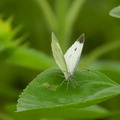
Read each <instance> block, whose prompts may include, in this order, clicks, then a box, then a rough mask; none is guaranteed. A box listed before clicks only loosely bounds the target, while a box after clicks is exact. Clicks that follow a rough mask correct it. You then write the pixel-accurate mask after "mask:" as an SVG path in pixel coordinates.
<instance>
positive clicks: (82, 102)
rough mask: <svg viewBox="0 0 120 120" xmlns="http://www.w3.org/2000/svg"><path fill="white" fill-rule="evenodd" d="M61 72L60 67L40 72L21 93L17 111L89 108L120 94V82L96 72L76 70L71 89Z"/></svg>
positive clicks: (70, 84)
mask: <svg viewBox="0 0 120 120" xmlns="http://www.w3.org/2000/svg"><path fill="white" fill-rule="evenodd" d="M62 75H63V74H62V72H61V71H60V70H59V69H57V68H52V69H48V70H46V71H44V72H42V73H41V74H39V75H38V76H37V78H35V79H34V80H33V81H32V82H31V83H30V84H29V85H28V86H27V88H26V89H25V90H24V92H23V93H22V94H21V95H20V98H19V100H18V105H17V111H26V110H32V109H40V110H43V111H44V110H48V111H49V110H52V109H55V110H58V109H59V110H60V109H61V110H63V109H66V108H75V107H87V106H89V105H93V104H97V103H100V102H102V101H104V100H107V99H109V98H111V97H113V96H115V95H118V94H119V93H120V85H119V84H117V83H115V82H114V81H112V80H111V79H109V78H108V77H107V76H105V75H104V74H102V73H100V72H97V71H87V70H86V71H77V72H76V73H75V74H74V76H73V79H74V80H76V82H77V84H74V82H70V83H69V88H68V90H67V84H68V82H64V83H63V84H62V85H61V86H60V84H61V83H62V82H63V80H64V77H61V76H62ZM74 80H73V81H74Z"/></svg>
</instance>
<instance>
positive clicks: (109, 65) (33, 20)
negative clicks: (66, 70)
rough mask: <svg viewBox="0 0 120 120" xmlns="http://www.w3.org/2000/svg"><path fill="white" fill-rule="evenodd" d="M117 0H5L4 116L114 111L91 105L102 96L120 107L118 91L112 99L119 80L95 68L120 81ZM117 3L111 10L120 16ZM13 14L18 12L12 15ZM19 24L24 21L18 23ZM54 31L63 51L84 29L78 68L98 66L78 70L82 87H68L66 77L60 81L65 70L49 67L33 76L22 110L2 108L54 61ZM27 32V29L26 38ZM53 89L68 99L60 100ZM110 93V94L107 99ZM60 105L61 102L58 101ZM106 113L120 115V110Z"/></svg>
mask: <svg viewBox="0 0 120 120" xmlns="http://www.w3.org/2000/svg"><path fill="white" fill-rule="evenodd" d="M63 3H64V4H63ZM117 4H118V3H117V0H107V1H95V0H91V1H87V0H74V1H72V0H53V1H50V0H35V1H34V0H17V2H16V1H15V0H11V1H9V0H1V1H0V13H2V14H3V16H4V20H0V65H1V66H0V68H1V71H0V76H1V78H0V82H1V84H0V97H1V98H0V100H1V102H0V106H1V109H0V119H2V120H12V119H15V120H21V119H25V120H27V119H28V120H35V119H36V120H38V119H41V118H43V117H47V119H49V118H53V115H54V118H61V116H62V118H67V119H75V118H76V119H99V118H103V117H106V116H109V115H113V114H112V113H111V112H109V111H108V110H106V109H104V108H102V107H100V106H97V105H94V106H88V105H92V104H97V103H100V102H101V101H104V103H103V106H104V107H105V108H108V109H109V110H112V111H117V112H118V113H119V112H120V109H119V107H120V105H119V100H120V97H119V96H116V97H114V98H113V99H109V98H112V97H113V96H114V95H117V94H119V91H120V90H119V85H118V84H117V83H115V82H113V81H111V80H110V79H109V78H107V77H106V76H104V75H103V74H101V73H99V72H96V70H99V71H101V72H103V73H105V74H106V75H108V76H109V77H110V78H111V79H112V80H114V81H116V82H118V83H120V81H119V78H120V69H119V68H120V63H119V61H118V60H119V58H120V56H119V48H120V40H119V39H120V34H119V31H120V27H119V26H120V22H119V19H114V18H112V17H110V16H108V13H109V11H110V10H111V9H112V8H113V7H114V6H116V5H117ZM119 9H120V7H119V6H118V7H116V8H114V9H113V10H112V11H111V12H110V15H111V16H114V17H118V18H119V17H120V14H119V13H120V12H119V11H120V10H119ZM10 16H14V19H13V18H12V17H11V18H10ZM6 18H9V19H6ZM21 24H22V25H23V26H22V27H21V26H19V25H21ZM18 26H19V27H18ZM51 32H55V34H56V35H57V38H58V40H59V42H60V44H61V47H62V49H63V50H64V52H65V51H66V49H67V48H68V46H70V44H71V43H72V39H73V40H74V39H76V38H77V37H78V36H79V35H80V34H81V33H83V32H84V33H85V35H86V42H85V46H84V50H83V54H82V58H83V59H82V61H80V68H89V69H94V71H83V72H80V73H79V72H76V73H75V75H74V77H75V78H76V81H77V82H78V83H80V88H79V87H78V86H77V87H76V85H73V84H74V83H70V85H69V88H68V90H67V85H66V84H67V82H64V84H63V85H62V86H61V87H59V85H60V84H61V83H62V81H63V79H64V78H62V77H60V76H59V74H61V75H62V73H61V71H60V70H58V69H57V70H56V69H50V70H47V71H45V72H43V73H41V74H40V75H39V76H38V77H37V78H35V80H33V82H31V83H30V84H29V85H28V86H27V88H26V89H25V90H24V92H23V93H22V95H21V98H20V100H19V104H18V108H19V109H18V110H24V109H25V111H19V112H16V113H14V111H16V107H14V109H9V112H10V114H8V112H6V110H3V109H4V108H5V106H9V104H11V102H12V103H13V102H14V103H15V104H17V103H16V100H17V99H18V95H19V93H20V91H21V90H22V89H23V88H25V86H26V85H27V84H28V82H29V81H30V80H32V79H33V78H34V76H35V75H36V74H38V73H37V72H38V71H37V72H36V71H35V70H39V71H42V70H45V69H47V68H51V67H54V66H56V64H55V62H54V60H53V58H52V57H51V56H50V55H51V50H50V43H51V39H50V34H51ZM26 33H28V34H29V36H27V38H26ZM25 39H26V41H29V42H30V47H31V48H30V47H28V46H26V42H25V41H24V40H25ZM34 48H35V49H37V50H35V49H34ZM38 50H40V51H38ZM90 51H92V52H90ZM45 53H46V54H45ZM86 53H87V54H86ZM101 59H102V61H101ZM97 60H98V61H97ZM110 60H111V61H110ZM113 60H115V61H113ZM116 61H117V62H116ZM10 65H11V66H10ZM15 65H17V66H22V67H16V66H15ZM5 66H7V67H5ZM24 67H27V68H28V69H25V68H24ZM29 68H31V69H29ZM26 73H27V74H26ZM88 73H90V74H88ZM57 74H58V75H57ZM78 76H79V78H78ZM56 78H57V79H56ZM43 79H44V80H43ZM42 80H43V81H42ZM45 81H46V82H45ZM84 81H87V82H84ZM101 81H102V82H101ZM51 84H52V85H51ZM74 86H75V88H74ZM55 90H56V91H55ZM76 91H77V92H76ZM52 93H53V94H52ZM84 93H85V94H84ZM28 95H29V96H28ZM53 95H56V96H57V98H59V97H61V98H63V97H64V99H60V101H57V98H56V99H55V97H54V96H53ZM68 96H70V97H69V99H68V98H67V97H68ZM71 96H72V97H71ZM39 99H40V100H39ZM41 99H42V100H43V102H41ZM107 99H109V100H108V101H106V102H105V100H107ZM58 100H59V99H58ZM64 100H65V103H64ZM84 101H86V102H84ZM31 102H32V104H30V103H31ZM60 102H62V103H60ZM70 102H71V103H70ZM76 102H78V104H77V103H76ZM37 103H40V104H37ZM23 104H25V105H23ZM41 105H42V107H43V108H41ZM56 105H58V106H57V107H55V106H56ZM77 105H78V106H77ZM61 106H62V107H61ZM85 106H87V107H85ZM49 107H50V108H49ZM80 107H81V108H80ZM37 108H38V109H37ZM28 109H29V110H28ZM61 109H62V110H61ZM68 114H69V116H68ZM107 119H108V120H119V119H120V116H119V115H118V116H116V115H115V116H113V119H112V117H110V118H108V117H107Z"/></svg>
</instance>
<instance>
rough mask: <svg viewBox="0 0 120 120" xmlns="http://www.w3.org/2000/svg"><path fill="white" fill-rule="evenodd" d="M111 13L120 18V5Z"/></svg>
mask: <svg viewBox="0 0 120 120" xmlns="http://www.w3.org/2000/svg"><path fill="white" fill-rule="evenodd" d="M109 14H110V15H111V16H113V17H117V18H120V6H117V7H115V8H113V9H112V10H111V11H110V13H109Z"/></svg>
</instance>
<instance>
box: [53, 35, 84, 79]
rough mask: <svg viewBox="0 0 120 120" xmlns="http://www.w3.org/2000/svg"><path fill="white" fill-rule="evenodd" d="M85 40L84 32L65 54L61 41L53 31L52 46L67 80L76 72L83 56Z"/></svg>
mask: <svg viewBox="0 0 120 120" xmlns="http://www.w3.org/2000/svg"><path fill="white" fill-rule="evenodd" d="M84 41H85V35H84V33H83V34H82V35H80V37H79V38H78V39H77V40H76V41H75V42H74V44H73V45H72V46H71V47H70V48H69V49H68V50H67V52H66V53H65V55H63V52H62V50H61V47H60V45H59V42H58V40H57V38H56V36H55V35H54V33H52V43H51V47H52V52H53V56H54V59H55V61H56V63H57V64H58V66H59V67H60V69H61V70H62V72H63V74H64V76H65V79H66V80H71V77H72V76H73V74H74V72H75V69H76V66H77V65H78V62H79V59H80V56H81V52H82V48H83V44H84Z"/></svg>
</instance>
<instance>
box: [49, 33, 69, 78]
mask: <svg viewBox="0 0 120 120" xmlns="http://www.w3.org/2000/svg"><path fill="white" fill-rule="evenodd" d="M51 47H52V52H53V56H54V59H55V61H56V63H57V65H58V66H59V68H60V69H61V70H62V72H63V73H64V76H65V78H66V79H67V78H68V70H67V65H66V62H65V58H64V55H63V53H62V50H61V47H60V45H59V43H58V40H57V38H56V36H55V35H54V33H52V43H51Z"/></svg>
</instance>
